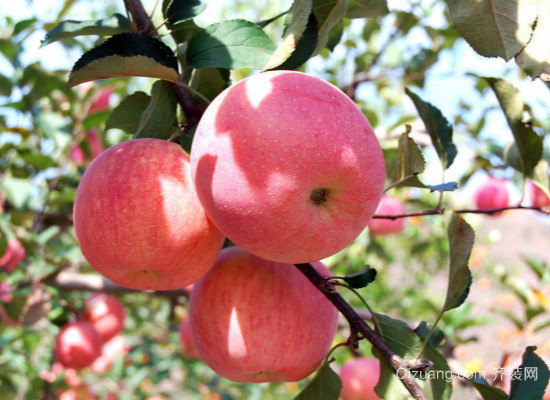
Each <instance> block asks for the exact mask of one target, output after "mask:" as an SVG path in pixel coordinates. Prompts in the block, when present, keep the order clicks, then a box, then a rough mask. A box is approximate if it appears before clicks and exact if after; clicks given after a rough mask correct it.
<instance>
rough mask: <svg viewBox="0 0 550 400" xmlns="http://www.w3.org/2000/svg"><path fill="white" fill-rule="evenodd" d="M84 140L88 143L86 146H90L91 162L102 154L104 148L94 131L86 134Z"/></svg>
mask: <svg viewBox="0 0 550 400" xmlns="http://www.w3.org/2000/svg"><path fill="white" fill-rule="evenodd" d="M86 140H87V141H88V145H89V146H90V151H91V153H92V154H91V156H92V160H93V159H95V158H96V157H97V156H98V155H100V154H101V153H103V151H104V150H105V148H104V147H103V143H101V139H100V137H99V135H98V133H97V132H96V131H95V130H93V129H92V130H90V131H88V132H86Z"/></svg>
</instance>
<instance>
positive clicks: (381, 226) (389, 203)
mask: <svg viewBox="0 0 550 400" xmlns="http://www.w3.org/2000/svg"><path fill="white" fill-rule="evenodd" d="M404 213H405V208H404V207H403V203H401V201H400V200H399V199H396V198H395V197H391V196H383V197H382V199H381V200H380V204H378V208H377V209H376V213H375V214H379V215H400V214H404ZM404 227H405V219H404V218H398V219H381V218H373V219H371V220H370V221H369V233H370V234H371V235H391V234H395V233H400V232H401V231H403V228H404Z"/></svg>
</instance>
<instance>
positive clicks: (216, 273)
mask: <svg viewBox="0 0 550 400" xmlns="http://www.w3.org/2000/svg"><path fill="white" fill-rule="evenodd" d="M313 265H314V266H315V268H317V270H318V271H319V272H320V273H321V274H322V275H325V276H330V272H329V271H328V269H327V268H326V267H325V266H324V265H323V264H322V263H320V262H315V263H313ZM189 318H190V324H191V335H192V337H193V341H194V343H195V345H196V347H197V350H198V352H199V355H200V357H201V358H202V360H203V361H204V362H205V363H206V364H207V365H208V366H209V367H210V368H212V369H213V370H214V371H215V372H216V373H218V374H219V375H221V376H223V377H225V378H227V379H230V380H232V381H236V382H273V381H299V380H301V379H304V378H305V377H307V376H308V375H310V374H311V373H312V372H313V371H315V370H316V369H317V367H319V365H320V363H321V362H322V360H323V359H324V357H325V356H326V355H327V353H328V351H329V349H330V346H331V344H332V341H333V339H334V336H335V333H336V328H337V322H338V321H337V320H338V311H337V309H336V308H335V307H334V306H333V305H332V303H330V302H329V300H328V299H326V298H325V296H324V295H323V294H322V293H321V292H320V291H319V290H318V289H317V288H316V287H315V286H313V284H312V283H311V282H309V281H308V280H307V278H306V277H305V276H303V275H302V273H301V272H300V271H299V270H298V269H297V268H296V267H295V266H294V265H291V264H283V263H277V262H274V261H268V260H264V259H261V258H259V257H256V256H254V255H252V254H250V253H248V252H246V251H245V250H243V249H241V248H239V247H230V248H226V249H224V250H222V252H221V254H220V256H219V258H218V260H217V261H216V263H215V264H214V266H213V267H212V268H211V269H210V271H208V273H207V274H206V275H205V276H204V277H203V278H201V280H199V281H198V282H197V283H196V284H195V287H194V288H193V291H192V292H191V299H190V305H189Z"/></svg>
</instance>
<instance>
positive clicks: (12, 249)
mask: <svg viewBox="0 0 550 400" xmlns="http://www.w3.org/2000/svg"><path fill="white" fill-rule="evenodd" d="M24 259H25V248H24V247H23V245H22V244H21V242H20V241H19V239H17V238H16V237H12V238H11V239H10V240H8V247H7V248H6V252H5V253H4V255H3V256H2V257H1V258H0V270H2V271H4V272H5V273H7V274H9V273H10V272H13V271H14V270H15V269H16V268H17V266H18V265H19V263H20V262H21V261H23V260H24Z"/></svg>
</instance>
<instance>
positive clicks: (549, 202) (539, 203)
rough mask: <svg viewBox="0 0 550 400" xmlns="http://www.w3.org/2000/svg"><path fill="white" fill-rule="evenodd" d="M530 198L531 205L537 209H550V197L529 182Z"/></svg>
mask: <svg viewBox="0 0 550 400" xmlns="http://www.w3.org/2000/svg"><path fill="white" fill-rule="evenodd" d="M528 185H529V198H530V199H531V204H532V205H534V206H535V207H548V206H550V197H548V195H547V194H546V193H544V191H543V190H542V189H541V188H539V187H538V186H537V185H535V184H534V183H533V181H529V183H528Z"/></svg>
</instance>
